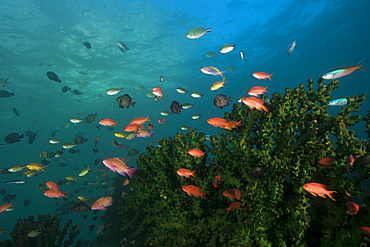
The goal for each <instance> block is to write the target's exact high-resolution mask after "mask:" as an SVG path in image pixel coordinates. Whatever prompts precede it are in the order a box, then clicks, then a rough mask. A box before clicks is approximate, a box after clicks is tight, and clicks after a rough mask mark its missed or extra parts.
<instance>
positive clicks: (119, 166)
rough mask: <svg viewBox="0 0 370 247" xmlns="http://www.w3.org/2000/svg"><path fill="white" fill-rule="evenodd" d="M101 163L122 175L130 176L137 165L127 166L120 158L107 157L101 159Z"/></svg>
mask: <svg viewBox="0 0 370 247" xmlns="http://www.w3.org/2000/svg"><path fill="white" fill-rule="evenodd" d="M103 164H104V165H105V166H106V167H108V168H109V169H110V170H111V171H112V172H118V173H119V174H121V175H122V176H125V175H126V174H127V175H128V176H129V177H130V178H131V179H133V178H132V176H133V175H134V173H135V171H136V169H137V168H138V167H133V168H129V167H128V166H127V165H126V163H125V162H123V161H122V160H120V158H108V159H105V160H103Z"/></svg>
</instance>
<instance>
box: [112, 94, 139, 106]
mask: <svg viewBox="0 0 370 247" xmlns="http://www.w3.org/2000/svg"><path fill="white" fill-rule="evenodd" d="M131 101H132V99H131V97H130V95H128V94H124V95H122V96H119V97H118V98H117V103H118V106H119V107H120V108H123V107H126V108H129V107H130V105H132V106H135V104H136V102H131Z"/></svg>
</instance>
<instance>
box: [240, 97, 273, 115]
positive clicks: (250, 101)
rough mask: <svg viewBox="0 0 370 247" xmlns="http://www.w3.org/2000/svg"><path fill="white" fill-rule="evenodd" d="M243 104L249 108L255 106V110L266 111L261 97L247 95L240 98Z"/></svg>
mask: <svg viewBox="0 0 370 247" xmlns="http://www.w3.org/2000/svg"><path fill="white" fill-rule="evenodd" d="M242 102H243V104H245V105H247V106H249V107H250V108H251V109H254V108H256V109H257V110H260V111H262V110H264V111H265V112H268V110H267V108H266V106H264V102H263V100H261V99H257V98H256V97H253V96H251V97H247V98H244V99H242Z"/></svg>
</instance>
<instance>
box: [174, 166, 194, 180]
mask: <svg viewBox="0 0 370 247" xmlns="http://www.w3.org/2000/svg"><path fill="white" fill-rule="evenodd" d="M194 172H195V171H190V170H189V169H185V168H181V169H178V170H177V174H178V175H179V176H181V177H186V178H190V176H193V177H195V176H194Z"/></svg>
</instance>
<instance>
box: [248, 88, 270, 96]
mask: <svg viewBox="0 0 370 247" xmlns="http://www.w3.org/2000/svg"><path fill="white" fill-rule="evenodd" d="M266 88H267V87H261V86H255V87H252V88H251V90H249V92H248V94H249V95H252V96H258V95H260V94H264V93H267V91H266Z"/></svg>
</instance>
